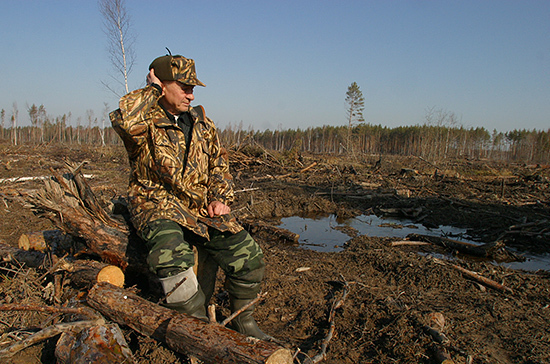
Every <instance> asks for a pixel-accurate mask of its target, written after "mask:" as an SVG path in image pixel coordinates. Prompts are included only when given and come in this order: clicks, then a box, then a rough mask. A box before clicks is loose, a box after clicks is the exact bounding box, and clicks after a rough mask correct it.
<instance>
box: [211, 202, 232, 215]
mask: <svg viewBox="0 0 550 364" xmlns="http://www.w3.org/2000/svg"><path fill="white" fill-rule="evenodd" d="M206 209H207V211H208V216H210V217H214V216H220V215H227V214H228V213H230V212H231V208H230V207H229V206H227V205H226V204H224V203H222V202H220V201H212V202H210V204H209V205H208V207H207V208H206Z"/></svg>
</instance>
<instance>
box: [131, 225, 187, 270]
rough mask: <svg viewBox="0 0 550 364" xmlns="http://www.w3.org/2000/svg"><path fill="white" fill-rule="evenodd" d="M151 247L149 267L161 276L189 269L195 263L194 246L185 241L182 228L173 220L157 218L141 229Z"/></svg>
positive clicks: (148, 259)
mask: <svg viewBox="0 0 550 364" xmlns="http://www.w3.org/2000/svg"><path fill="white" fill-rule="evenodd" d="M140 235H141V236H142V238H143V239H144V240H145V241H146V243H147V247H148V249H149V254H148V256H147V263H148V265H149V269H150V270H151V271H152V272H154V273H155V274H157V275H158V276H159V277H168V276H171V275H174V274H177V273H179V272H181V271H184V270H187V269H188V268H190V267H192V266H193V264H194V256H193V250H192V247H191V246H190V245H189V243H188V242H186V241H185V237H184V234H183V231H182V228H181V227H180V226H179V225H178V224H177V223H175V222H173V221H171V220H155V221H152V222H150V223H148V224H147V226H146V227H145V228H144V229H143V231H141V234H140Z"/></svg>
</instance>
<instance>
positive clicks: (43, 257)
mask: <svg viewBox="0 0 550 364" xmlns="http://www.w3.org/2000/svg"><path fill="white" fill-rule="evenodd" d="M0 258H1V259H2V260H3V261H5V262H13V263H18V264H22V265H25V266H27V267H29V268H39V267H41V266H44V265H46V263H47V264H50V265H51V266H52V268H53V269H52V270H54V271H66V272H68V276H69V279H70V280H71V283H73V285H74V286H75V287H78V288H90V287H91V286H93V285H94V284H95V283H97V282H109V283H111V284H113V285H116V286H118V287H122V286H123V285H124V273H123V272H122V270H121V269H120V268H119V267H117V266H113V265H110V264H107V263H102V262H97V261H94V260H74V261H69V260H66V259H56V260H57V261H56V262H55V263H53V264H52V262H50V260H49V259H47V258H48V256H47V254H45V253H41V252H38V251H33V250H31V251H26V250H22V249H19V248H16V247H12V246H9V245H6V244H2V243H0ZM44 268H46V267H44Z"/></svg>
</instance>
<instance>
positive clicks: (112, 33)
mask: <svg viewBox="0 0 550 364" xmlns="http://www.w3.org/2000/svg"><path fill="white" fill-rule="evenodd" d="M99 8H100V11H101V14H102V15H103V25H104V28H105V34H106V35H107V38H108V42H109V56H110V58H111V62H112V64H113V67H114V68H115V70H116V71H117V72H119V73H120V74H121V75H122V78H123V79H124V83H123V86H124V89H125V90H126V93H128V92H129V88H128V74H129V73H130V71H131V69H132V66H133V64H134V59H135V55H134V51H133V36H132V35H131V34H130V17H129V15H128V13H127V12H126V6H125V3H124V0H99ZM104 85H105V86H106V87H107V88H108V89H109V90H111V91H113V89H112V88H111V87H109V86H108V85H107V84H105V83H104ZM113 92H114V91H113ZM114 93H115V94H117V93H116V92H114Z"/></svg>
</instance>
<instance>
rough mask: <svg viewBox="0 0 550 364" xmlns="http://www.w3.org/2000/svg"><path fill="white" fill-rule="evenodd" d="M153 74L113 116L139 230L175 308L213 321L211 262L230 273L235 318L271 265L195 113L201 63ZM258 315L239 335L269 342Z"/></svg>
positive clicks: (209, 127)
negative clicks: (241, 219) (238, 212)
mask: <svg viewBox="0 0 550 364" xmlns="http://www.w3.org/2000/svg"><path fill="white" fill-rule="evenodd" d="M149 70H150V71H149V74H148V75H147V83H148V86H146V87H145V88H143V89H139V90H136V91H133V92H131V93H129V94H127V95H126V96H123V97H122V98H121V99H120V103H119V109H117V110H115V111H113V112H112V113H111V114H110V118H111V122H112V124H113V127H114V129H115V130H116V131H117V133H118V134H119V136H120V137H121V138H122V140H123V141H124V146H125V147H126V151H127V152H128V158H129V161H130V184H129V187H128V199H129V210H130V213H131V216H132V222H133V224H134V226H135V227H136V229H137V231H138V233H139V234H140V236H141V237H142V238H143V240H144V241H145V242H146V244H147V248H148V250H149V254H148V257H147V262H148V264H149V268H150V269H151V271H152V272H154V273H155V274H156V275H157V276H158V277H159V280H160V283H161V285H162V288H163V290H164V293H165V295H166V298H165V301H166V303H165V304H166V306H167V307H170V308H173V309H175V310H178V311H180V312H184V313H187V314H190V315H193V316H195V317H199V318H201V319H204V320H206V319H207V318H206V309H205V307H206V305H207V304H208V301H209V300H210V297H211V295H212V293H213V290H214V283H215V274H216V271H217V267H216V268H215V269H208V262H209V261H210V262H211V261H213V262H215V264H217V265H219V266H220V267H221V268H222V269H223V270H224V272H225V274H226V282H225V288H226V289H227V291H228V293H229V301H230V309H231V311H232V312H234V311H237V310H239V309H241V308H242V307H243V306H245V305H246V304H247V303H249V302H250V301H251V300H252V299H254V298H256V296H257V294H258V292H259V291H260V283H261V281H262V279H263V276H264V266H265V264H264V261H263V253H262V250H261V249H260V247H259V246H258V244H257V243H256V242H255V241H254V240H253V239H252V237H251V236H250V235H249V234H248V233H247V232H246V231H245V230H243V228H242V227H241V226H240V225H239V224H238V223H237V221H236V220H235V218H234V217H233V216H232V215H231V213H230V212H231V208H230V207H229V205H230V204H231V202H232V200H233V184H232V178H231V175H230V174H229V163H228V158H227V153H226V151H225V149H223V148H222V147H221V145H220V140H219V136H218V133H217V130H216V127H215V126H214V123H213V122H212V121H211V120H210V119H209V118H207V117H206V116H205V113H204V109H203V108H202V106H197V107H192V106H191V105H190V104H191V102H192V101H193V100H194V98H195V97H194V95H193V90H194V87H195V86H205V85H204V84H203V83H202V82H201V81H199V80H198V78H197V75H196V72H195V62H194V61H193V60H192V59H187V58H185V57H183V56H179V55H177V56H172V55H166V56H162V57H159V58H157V59H155V60H154V61H153V62H152V63H151V65H150V66H149ZM193 246H196V247H197V249H198V250H199V251H200V252H202V253H204V254H206V255H208V256H209V259H206V260H205V262H206V263H207V264H205V267H206V269H204V267H202V264H199V271H198V277H197V276H196V275H195V273H194V271H193V265H194V255H193ZM199 259H202V258H201V257H199ZM201 268H202V269H201ZM204 271H206V274H205V273H203V272H204ZM253 310H254V308H253V307H250V308H248V309H246V310H244V311H243V312H242V313H241V314H240V315H239V316H237V317H236V318H235V319H234V320H233V321H232V326H233V328H235V330H237V331H239V332H241V333H243V334H245V335H248V336H254V337H257V338H260V339H266V338H268V336H267V335H266V334H265V333H263V332H262V331H261V330H260V329H259V328H258V325H257V324H256V321H255V320H254V318H253V317H252V313H253Z"/></svg>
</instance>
